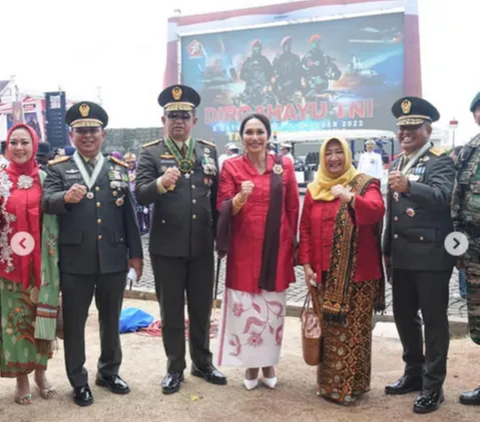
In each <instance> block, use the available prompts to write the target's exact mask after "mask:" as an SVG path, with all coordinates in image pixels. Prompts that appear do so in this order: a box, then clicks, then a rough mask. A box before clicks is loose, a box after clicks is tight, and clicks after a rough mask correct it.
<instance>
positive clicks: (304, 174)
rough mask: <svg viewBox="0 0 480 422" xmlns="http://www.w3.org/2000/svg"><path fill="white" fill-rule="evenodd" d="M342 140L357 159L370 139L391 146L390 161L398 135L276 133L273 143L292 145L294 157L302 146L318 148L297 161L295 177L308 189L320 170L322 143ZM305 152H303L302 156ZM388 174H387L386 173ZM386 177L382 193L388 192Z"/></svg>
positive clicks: (355, 131) (385, 132) (364, 131)
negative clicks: (296, 150) (335, 139)
mask: <svg viewBox="0 0 480 422" xmlns="http://www.w3.org/2000/svg"><path fill="white" fill-rule="evenodd" d="M334 137H338V138H342V139H344V140H345V141H347V142H349V143H350V148H351V149H352V157H353V159H355V153H356V152H359V151H361V152H363V151H364V145H365V142H366V141H367V140H369V139H374V140H381V141H383V143H385V142H386V144H387V145H388V144H389V145H390V147H391V150H390V151H388V152H387V153H388V155H389V157H390V159H391V158H392V157H393V155H394V146H395V138H396V135H395V133H394V132H391V131H388V130H369V129H353V130H349V129H347V130H342V129H336V130H321V131H312V132H276V133H274V135H273V143H274V144H275V145H277V146H278V145H279V144H282V143H285V142H288V143H290V144H292V155H293V156H294V157H296V155H295V148H296V147H297V149H298V147H299V146H300V145H301V146H305V145H307V146H308V145H311V146H316V148H315V149H316V151H315V152H309V153H308V154H306V155H305V160H304V161H303V162H302V161H297V160H295V175H296V177H297V183H298V186H299V187H306V186H307V184H308V183H310V182H311V181H313V179H314V178H315V172H316V171H317V169H318V165H319V157H318V154H319V153H318V151H319V150H320V146H321V145H322V143H323V142H324V141H326V140H328V139H330V138H334ZM304 154H305V152H302V156H303V155H304ZM385 174H386V172H385ZM386 183H387V180H386V177H385V176H384V177H383V178H382V191H386Z"/></svg>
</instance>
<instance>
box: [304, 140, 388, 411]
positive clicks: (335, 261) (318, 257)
mask: <svg viewBox="0 0 480 422" xmlns="http://www.w3.org/2000/svg"><path fill="white" fill-rule="evenodd" d="M384 213H385V206H384V204H383V199H382V194H381V192H380V184H379V182H378V180H376V179H374V178H371V177H369V176H366V175H365V174H363V173H359V172H358V171H357V170H356V169H355V168H354V167H353V165H352V158H351V152H350V148H349V146H348V144H347V143H346V142H345V141H343V140H340V139H337V138H332V139H329V140H328V141H326V142H325V143H324V144H323V145H322V147H321V149H320V167H319V170H318V172H317V175H316V178H315V181H314V182H312V183H310V184H309V185H308V192H307V195H306V197H305V203H304V207H303V212H302V218H301V221H300V250H299V257H298V259H299V263H300V264H303V267H304V271H305V281H306V282H307V283H318V285H319V292H320V293H319V294H320V297H321V299H322V300H321V303H322V320H323V323H322V339H323V340H322V341H323V343H322V356H321V362H320V365H319V366H318V370H317V383H318V391H319V394H320V395H321V396H323V397H325V398H328V399H330V400H333V401H336V402H338V403H341V404H350V403H351V402H353V401H354V400H355V399H356V398H357V397H359V396H360V395H362V394H363V393H365V392H367V391H369V389H370V372H371V349H372V314H373V310H374V309H375V310H376V311H377V310H378V311H381V310H384V309H385V303H384V277H383V268H382V264H381V262H382V260H381V250H380V235H381V225H382V221H383V215H384Z"/></svg>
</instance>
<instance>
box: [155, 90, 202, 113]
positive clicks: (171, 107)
mask: <svg viewBox="0 0 480 422" xmlns="http://www.w3.org/2000/svg"><path fill="white" fill-rule="evenodd" d="M158 103H159V104H160V106H162V107H163V109H164V110H165V111H176V110H181V111H190V110H193V109H194V108H197V107H198V105H199V104H200V95H199V94H198V92H197V91H195V90H194V89H193V88H190V87H189V86H186V85H172V86H169V87H168V88H165V89H164V90H163V91H162V92H161V94H160V95H159V97H158Z"/></svg>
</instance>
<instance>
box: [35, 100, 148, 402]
mask: <svg viewBox="0 0 480 422" xmlns="http://www.w3.org/2000/svg"><path fill="white" fill-rule="evenodd" d="M65 121H66V123H67V125H69V126H70V128H71V131H70V138H71V140H72V142H73V144H74V145H75V147H76V148H77V151H76V152H75V153H74V154H73V156H72V157H60V158H58V159H57V160H54V161H51V162H50V163H49V165H48V166H47V177H46V179H45V185H44V193H43V199H42V207H43V210H44V212H45V213H47V214H54V215H57V216H58V221H59V240H58V243H59V245H58V247H59V251H60V254H59V255H60V262H59V265H60V273H61V276H60V285H61V291H62V300H63V319H64V347H65V364H66V369H67V375H68V379H69V381H70V384H71V385H72V387H73V388H74V391H73V399H74V401H75V403H76V404H78V405H79V406H88V405H90V404H92V403H93V396H92V393H91V391H90V388H89V385H88V379H87V370H86V369H85V368H84V366H83V365H84V363H85V323H86V320H87V316H88V309H89V307H90V304H91V302H92V298H93V297H94V296H95V303H96V305H97V308H98V313H99V323H100V338H101V355H100V358H99V360H98V373H97V378H96V384H97V385H99V386H102V387H106V388H108V389H109V390H110V391H111V392H112V393H117V394H126V393H128V392H129V391H130V389H129V387H128V384H127V383H126V382H125V381H123V380H122V379H121V378H120V377H119V375H118V370H119V367H120V364H121V361H122V351H121V347H120V337H119V330H118V326H119V317H120V311H121V308H122V300H123V293H124V290H125V284H126V275H127V271H128V270H129V268H134V269H135V271H136V273H137V276H138V277H140V276H141V273H142V265H143V254H142V243H141V239H140V233H139V230H138V226H137V219H136V216H135V212H134V210H133V206H132V198H131V193H130V190H129V185H128V183H129V181H128V170H127V169H128V165H127V164H126V163H124V162H122V161H120V160H117V159H115V158H114V157H108V158H105V157H104V156H103V155H102V153H101V151H100V149H101V147H102V144H103V142H104V140H105V136H106V132H105V130H104V128H105V126H106V125H107V123H108V115H107V113H106V112H105V110H103V108H102V107H100V106H99V105H97V104H95V103H91V102H88V101H83V102H80V103H77V104H75V105H74V106H72V107H71V108H70V109H69V110H68V111H67V113H66V116H65Z"/></svg>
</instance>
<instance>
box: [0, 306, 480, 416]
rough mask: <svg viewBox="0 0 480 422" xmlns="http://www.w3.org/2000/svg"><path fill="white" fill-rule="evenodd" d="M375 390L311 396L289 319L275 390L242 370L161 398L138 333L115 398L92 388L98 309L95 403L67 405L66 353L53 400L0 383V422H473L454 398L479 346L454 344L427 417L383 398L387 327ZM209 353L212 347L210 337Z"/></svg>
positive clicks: (478, 370) (155, 349) (90, 357)
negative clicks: (350, 398) (18, 394)
mask: <svg viewBox="0 0 480 422" xmlns="http://www.w3.org/2000/svg"><path fill="white" fill-rule="evenodd" d="M125 306H126V307H130V306H134V307H140V308H142V309H144V310H146V311H147V312H149V313H151V314H152V315H154V316H155V318H158V315H159V311H158V307H157V305H156V304H155V303H154V302H147V301H136V300H127V301H126V302H125ZM374 333H375V340H374V356H373V380H372V391H371V392H370V393H369V394H367V395H366V396H365V397H364V398H363V399H362V400H360V401H358V402H357V403H356V404H354V405H353V406H351V407H348V408H347V407H342V406H338V405H336V404H333V403H329V402H327V401H325V400H323V399H321V398H319V397H317V395H316V388H315V368H313V367H309V366H307V365H305V364H304V363H303V360H302V355H301V353H302V352H301V347H300V327H299V321H298V319H296V318H288V320H287V324H286V329H285V334H284V343H283V349H282V360H281V363H280V365H279V367H278V377H279V383H278V385H277V388H276V389H275V390H269V389H267V388H265V387H259V388H257V389H255V390H252V391H246V390H245V389H244V387H243V385H242V379H243V371H242V370H241V369H235V368H222V371H223V372H224V373H225V374H226V375H227V376H228V381H229V385H228V386H214V385H210V384H207V383H206V382H205V381H203V380H201V379H198V378H195V377H192V376H190V374H189V372H187V373H186V382H185V383H184V384H183V386H182V389H181V390H180V393H177V394H173V395H171V396H165V395H163V394H162V392H161V387H160V381H161V379H162V377H163V375H164V372H165V361H166V360H165V356H164V352H163V348H162V343H161V338H159V337H145V336H141V335H138V334H126V335H122V344H123V364H122V368H121V375H122V377H124V378H125V380H127V381H128V382H129V384H130V387H131V389H132V392H131V393H130V394H129V395H127V396H116V395H113V394H111V393H109V392H108V391H107V390H105V389H102V388H99V387H96V386H95V385H94V376H95V369H96V359H97V357H98V353H99V338H98V325H97V320H96V314H95V310H94V309H92V313H91V315H90V318H89V320H88V329H87V345H88V349H87V368H88V369H89V370H90V381H91V382H90V385H91V387H92V391H93V394H94V397H95V403H94V405H93V406H90V407H88V408H79V407H77V406H76V405H74V404H73V402H72V400H71V388H70V385H69V384H68V381H67V378H66V376H65V369H64V362H63V348H62V344H61V342H60V344H59V347H60V349H59V350H58V352H56V355H55V356H54V358H53V360H52V361H51V363H50V366H49V371H48V373H49V376H50V379H51V380H52V381H53V382H54V383H55V385H56V386H57V389H58V393H59V394H58V396H57V397H56V398H55V399H53V400H51V401H45V400H43V399H42V398H41V397H40V396H39V395H38V392H37V391H34V395H33V400H34V401H33V404H32V405H30V406H19V405H17V404H15V403H14V402H13V399H12V395H13V390H14V385H15V384H14V380H9V379H1V380H0V421H2V422H3V421H5V422H7V421H8V422H10V421H16V422H29V421H32V422H43V421H45V422H46V421H48V422H52V421H55V422H67V421H75V422H78V421H79V420H82V421H85V422H87V421H88V422H90V421H104V420H119V421H125V422H130V421H132V422H133V421H135V422H140V421H141V422H147V421H162V420H163V421H169V422H177V421H202V422H203V421H204V422H210V421H212V422H213V421H225V420H228V421H229V422H243V421H249V422H254V421H262V422H268V421H275V422H278V421H279V420H284V421H289V422H296V421H302V422H307V421H322V422H330V421H332V422H333V421H337V422H347V421H362V422H363V421H368V422H376V421H382V422H384V421H388V422H396V421H414V420H422V421H455V422H462V421H478V420H480V408H472V407H466V406H462V405H460V404H459V403H458V394H459V393H460V392H461V391H463V390H465V389H468V388H471V387H476V386H477V385H478V384H479V383H480V348H479V347H478V346H475V345H474V344H473V342H471V340H470V339H462V340H454V341H452V343H451V348H450V357H449V375H448V379H447V382H446V385H445V394H446V403H445V404H444V405H443V406H442V408H441V410H440V411H438V412H435V413H433V414H430V415H423V416H419V415H414V414H413V412H412V405H413V401H414V399H415V395H414V394H411V395H407V396H400V397H386V396H385V395H384V393H383V387H384V385H385V384H386V383H388V382H390V381H393V380H395V379H396V378H397V377H398V376H400V375H401V373H402V369H403V364H402V362H401V346H400V343H399V342H398V340H396V339H395V338H393V336H394V335H392V333H394V330H393V329H392V327H391V326H390V327H386V329H383V330H381V332H379V329H378V327H377V328H376V329H375V331H374ZM212 346H213V347H212V350H215V347H214V346H215V340H213V344H212Z"/></svg>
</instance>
